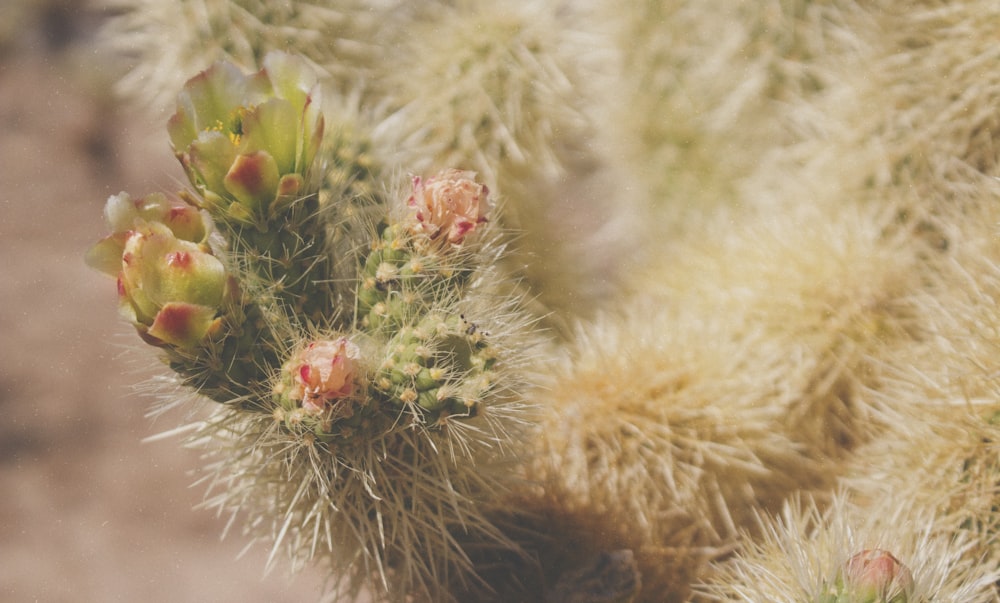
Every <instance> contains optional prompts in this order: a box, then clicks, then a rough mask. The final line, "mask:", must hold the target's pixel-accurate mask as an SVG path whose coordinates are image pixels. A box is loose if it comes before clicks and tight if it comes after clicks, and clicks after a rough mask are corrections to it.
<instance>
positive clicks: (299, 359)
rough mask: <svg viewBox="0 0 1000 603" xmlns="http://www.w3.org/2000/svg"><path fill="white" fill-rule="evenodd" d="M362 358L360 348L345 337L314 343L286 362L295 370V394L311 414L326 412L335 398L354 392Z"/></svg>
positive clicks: (289, 367) (293, 392) (292, 371)
mask: <svg viewBox="0 0 1000 603" xmlns="http://www.w3.org/2000/svg"><path fill="white" fill-rule="evenodd" d="M359 357H360V352H359V350H358V347H357V346H356V345H354V344H353V343H351V342H350V341H348V340H347V339H346V338H344V337H341V338H340V339H337V340H336V341H329V340H321V341H314V342H312V343H310V344H309V345H308V346H306V347H305V348H304V349H303V350H302V351H301V352H299V353H298V354H296V355H295V356H294V357H293V358H292V361H291V362H290V363H289V364H288V365H286V367H287V368H288V370H290V371H291V373H292V375H291V376H292V382H293V384H294V385H293V390H292V392H291V394H292V397H293V398H295V399H300V400H302V408H303V409H304V410H305V411H306V412H307V413H309V414H313V415H317V414H320V413H322V412H323V411H324V410H325V409H326V407H327V404H328V403H329V402H330V401H331V400H336V399H337V398H343V397H345V396H349V395H351V393H352V392H353V391H354V373H355V369H356V363H357V360H358V358H359Z"/></svg>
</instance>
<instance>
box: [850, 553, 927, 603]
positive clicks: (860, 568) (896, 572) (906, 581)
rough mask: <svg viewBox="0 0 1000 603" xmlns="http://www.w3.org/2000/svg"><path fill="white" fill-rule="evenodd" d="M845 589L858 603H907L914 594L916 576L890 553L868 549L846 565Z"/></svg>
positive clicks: (852, 558)
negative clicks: (914, 578)
mask: <svg viewBox="0 0 1000 603" xmlns="http://www.w3.org/2000/svg"><path fill="white" fill-rule="evenodd" d="M843 586H844V588H845V590H846V592H847V593H849V594H851V595H853V596H854V597H855V598H856V600H858V601H862V602H869V601H871V602H876V601H877V602H880V603H881V602H885V603H904V602H905V601H906V600H907V599H908V597H909V594H910V593H911V591H912V590H913V574H911V573H910V570H909V569H907V567H906V566H905V565H903V563H902V562H901V561H900V560H899V559H896V557H895V556H893V554H892V553H890V552H889V551H884V550H882V549H867V550H864V551H861V552H860V553H858V554H857V555H854V556H853V557H851V558H850V559H849V560H848V561H847V563H846V564H845V565H844V569H843Z"/></svg>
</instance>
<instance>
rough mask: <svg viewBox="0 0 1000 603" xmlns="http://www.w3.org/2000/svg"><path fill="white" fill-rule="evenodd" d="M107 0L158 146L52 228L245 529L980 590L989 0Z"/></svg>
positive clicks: (357, 584) (471, 566)
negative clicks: (76, 254)
mask: <svg viewBox="0 0 1000 603" xmlns="http://www.w3.org/2000/svg"><path fill="white" fill-rule="evenodd" d="M114 2H115V4H116V5H117V6H119V7H120V8H121V9H122V10H121V12H120V13H118V14H117V15H116V16H115V17H114V18H112V19H111V21H110V24H109V27H108V29H107V30H106V31H107V38H106V39H107V40H108V41H109V42H110V43H111V44H112V45H115V46H117V47H122V46H127V47H129V48H131V49H133V52H134V53H136V54H135V55H134V56H135V57H136V58H137V62H136V64H135V65H133V66H132V67H131V71H130V72H129V74H128V75H126V77H125V79H124V80H123V83H122V85H123V89H131V94H132V95H133V98H135V97H136V96H138V97H141V98H142V99H144V100H146V101H152V102H153V103H154V105H156V106H158V107H159V108H162V106H163V104H165V103H164V102H163V98H165V97H169V98H170V99H172V102H175V109H174V112H173V116H172V117H171V119H170V121H169V122H168V131H167V137H166V138H167V139H168V140H169V142H170V144H171V147H172V149H173V151H174V153H175V155H176V157H177V159H178V160H179V162H180V164H181V167H182V169H183V170H184V173H185V175H186V176H187V180H188V183H187V184H188V186H187V189H186V190H183V191H180V192H179V193H177V194H176V195H172V196H171V195H165V194H162V193H151V194H148V195H146V196H144V197H141V198H133V197H130V196H129V195H128V194H126V193H122V194H120V195H115V196H113V197H112V198H111V199H110V200H109V202H108V204H107V207H106V210H105V214H106V218H107V222H108V225H109V228H110V233H109V234H108V236H106V237H105V238H104V239H102V240H101V241H99V242H98V243H97V244H96V245H95V246H94V247H93V248H92V250H91V251H90V252H89V253H88V254H87V261H88V263H89V264H90V265H92V266H93V267H95V268H97V269H98V270H100V271H102V272H105V273H107V274H110V275H111V276H112V277H115V278H117V279H118V282H119V303H120V309H121V313H122V315H123V317H124V318H125V320H126V321H127V322H128V323H130V324H131V325H132V327H133V328H134V329H135V330H136V331H137V333H138V334H139V336H140V337H141V339H142V340H143V341H145V342H146V343H149V344H152V345H154V346H155V347H156V348H157V349H158V350H159V351H160V353H161V354H162V356H163V357H164V359H165V361H166V365H167V367H168V369H169V371H170V373H171V374H172V375H174V377H175V381H177V382H179V383H180V384H182V385H183V386H185V388H186V390H187V391H192V392H197V393H199V394H201V395H202V396H203V397H205V398H207V399H209V400H211V401H213V402H215V403H217V404H215V405H213V406H212V411H211V414H210V415H209V416H208V417H207V418H205V419H203V420H200V421H198V422H196V423H195V424H193V425H192V426H191V427H190V428H189V429H190V432H191V434H192V435H191V436H190V437H189V439H188V441H187V443H188V444H189V445H192V446H196V447H199V448H201V449H203V450H207V451H208V452H207V456H208V458H210V459H211V464H210V465H209V466H208V467H207V469H206V474H205V477H204V479H205V482H206V483H207V484H208V485H209V492H210V494H209V498H208V499H207V500H206V506H208V507H211V508H214V509H217V510H219V511H220V512H223V513H233V514H234V515H236V516H239V517H243V518H245V521H244V522H243V526H244V532H245V534H246V535H247V537H248V538H250V539H252V540H254V541H262V542H264V543H266V545H267V546H269V547H270V548H271V550H272V553H271V557H272V561H275V562H277V561H279V560H282V559H288V560H290V561H291V564H292V566H293V567H302V566H304V565H306V564H307V562H308V563H312V564H315V565H318V566H320V568H321V570H320V571H324V572H326V573H327V574H328V575H329V576H330V583H331V592H330V593H329V595H330V597H338V596H339V597H343V598H350V597H355V598H358V597H361V596H362V594H361V593H362V592H364V593H366V594H367V595H368V596H370V597H372V598H374V599H376V600H392V601H401V600H414V601H424V600H426V601H437V600H449V599H450V600H460V601H465V600H476V601H505V600H533V601H534V600H537V601H545V602H546V603H555V602H557V601H566V600H607V601H611V600H632V601H636V602H643V601H663V600H667V601H681V600H684V601H687V600H694V601H702V600H723V601H724V600H743V601H802V600H809V601H824V602H829V603H841V602H845V603H846V601H873V602H874V601H881V602H882V603H903V602H904V601H905V602H906V603H912V602H914V601H927V600H931V599H933V600H935V601H973V602H975V601H987V600H990V597H991V596H993V597H994V598H995V589H996V586H995V583H996V580H997V567H1000V556H998V555H997V554H996V550H997V547H996V543H997V533H998V530H997V525H998V513H997V505H996V502H995V500H996V495H997V484H998V483H1000V480H998V479H997V463H996V462H995V457H996V454H997V449H996V442H997V441H998V437H1000V436H998V435H997V433H996V425H997V421H996V418H995V414H996V408H997V399H998V393H1000V392H998V389H997V385H996V374H997V370H996V366H995V364H996V362H995V356H996V351H997V342H996V341H995V339H996V337H995V334H996V332H997V331H998V329H1000V327H998V325H1000V317H998V315H997V313H996V310H995V308H996V304H995V300H996V298H997V297H998V295H1000V287H998V285H997V283H998V282H1000V278H998V277H997V274H998V273H1000V272H998V269H997V266H998V265H1000V254H998V252H997V249H996V232H995V225H996V224H997V223H998V221H1000V216H998V215H997V210H996V207H997V204H996V197H997V192H998V185H997V183H996V181H995V178H994V177H995V176H997V173H996V172H997V169H996V166H997V160H996V153H995V146H996V145H995V144H994V142H995V140H994V139H995V138H996V134H997V132H1000V129H998V128H997V127H996V119H995V116H994V113H995V111H994V108H995V106H996V103H995V102H994V101H995V98H994V97H995V96H996V92H995V91H996V89H997V87H996V86H993V85H992V82H993V81H994V79H993V74H994V72H996V70H995V69H991V68H989V65H990V61H989V59H990V57H992V56H994V54H995V49H994V48H992V47H991V46H990V43H989V42H990V40H992V39H993V38H994V37H995V36H993V30H994V29H995V27H993V26H994V25H995V21H996V19H995V18H994V16H995V14H996V10H995V8H994V7H992V5H989V6H988V5H987V3H986V2H985V1H984V0H973V1H971V2H968V3H964V4H961V5H956V6H950V5H949V6H947V7H946V6H943V5H941V6H939V4H941V3H935V2H916V3H912V6H911V5H906V6H905V7H903V6H902V5H900V6H896V5H895V4H894V3H892V2H881V3H877V4H873V5H870V6H869V5H861V4H859V3H856V2H851V1H839V0H832V1H830V2H812V1H808V0H791V1H785V0H781V1H778V0H773V1H770V0H769V1H767V2H763V3H759V4H753V5H747V6H742V5H741V6H739V7H737V8H733V7H731V6H729V5H728V4H726V3H722V2H708V3H699V2H675V3H669V4H664V3H656V2H639V3H635V4H631V5H629V6H625V7H623V6H620V3H609V2H603V1H602V0H594V1H592V2H586V3H582V4H573V3H565V2H543V1H535V0H532V1H531V2H522V3H518V4H516V5H512V4H504V3H499V4H498V3H495V2H485V1H483V0H465V1H462V2H444V1H442V0H426V1H422V2H415V3H402V2H396V1H395V0H390V1H385V2H368V3H365V2H357V1H355V0H347V1H334V0H318V1H317V2H288V3H283V4H282V5H281V6H277V7H275V6H271V5H270V4H268V3H266V2H259V1H255V0H181V1H178V2H175V3H170V4H169V5H167V4H163V3H155V2H149V1H148V0H114ZM723 5H725V6H723ZM942 64H944V65H948V66H949V69H948V70H947V71H948V75H947V78H945V79H944V80H943V81H942V82H941V83H938V82H937V81H936V78H937V77H938V74H939V73H940V71H941V70H940V65H942ZM198 72H200V73H199V74H198V75H195V77H194V78H192V79H190V80H187V84H183V82H184V81H185V78H186V77H187V76H189V75H191V74H194V73H198ZM137 82H142V83H143V88H144V89H143V90H138V86H137ZM626 251H628V252H632V253H626ZM539 325H544V326H546V327H550V332H549V333H548V334H546V335H544V336H543V335H541V334H539V333H538V326H539ZM535 385H539V387H533V386H535ZM168 395H170V394H168ZM175 398H176V397H175ZM171 404H172V402H170V401H169V399H168V401H167V402H166V403H165V404H164V406H170V405H171ZM901 499H903V500H902V501H901ZM803 501H806V502H803ZM991 589H992V590H991ZM601 597H603V599H602V598H601Z"/></svg>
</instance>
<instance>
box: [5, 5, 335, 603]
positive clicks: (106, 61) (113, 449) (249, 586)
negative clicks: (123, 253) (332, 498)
mask: <svg viewBox="0 0 1000 603" xmlns="http://www.w3.org/2000/svg"><path fill="white" fill-rule="evenodd" d="M106 16H107V15H106V14H102V12H101V11H99V10H98V9H96V8H94V7H93V6H91V5H89V4H88V3H87V2H85V1H83V0H0V184H2V187H0V190H2V193H0V274H2V275H3V278H2V279H0V415H2V420H0V601H5V602H6V601H10V602H22V601H29V602H31V601H37V602H43V603H48V602H61V601H67V602H69V601H72V602H74V603H86V602H108V601H130V602H131V601H143V602H147V603H155V602H160V601H163V602H167V601H169V602H171V603H178V602H198V601H219V602H226V601H240V602H263V601H274V602H283V601H309V600H316V598H317V593H318V589H319V587H320V585H321V582H320V579H319V577H318V576H316V575H309V574H308V573H307V574H302V575H299V576H296V577H294V578H290V577H289V576H288V575H287V574H286V573H285V571H284V568H278V569H277V570H275V571H274V572H272V573H270V574H269V575H267V576H264V575H263V569H264V565H265V560H266V557H267V553H268V551H266V550H263V549H262V548H260V547H258V548H253V549H251V550H250V551H248V552H247V553H246V554H245V555H244V556H243V557H240V558H237V557H238V555H239V554H240V552H241V550H242V549H243V548H244V546H245V544H246V542H245V541H243V540H242V539H241V537H240V535H239V534H233V535H231V536H229V537H228V538H226V539H225V540H221V539H220V535H221V534H222V530H223V526H224V524H225V519H226V518H218V517H216V516H215V515H214V514H212V513H211V512H209V511H204V510H195V509H194V508H193V507H194V506H195V505H197V504H198V502H200V500H201V498H202V495H203V488H202V487H201V486H195V487H192V486H191V483H192V482H193V481H194V480H195V476H194V475H193V473H192V471H193V470H194V469H196V468H197V467H198V466H199V460H198V458H197V453H196V452H194V451H188V450H185V449H182V448H181V447H180V442H179V440H178V439H177V438H169V439H165V440H160V441H155V442H148V443H144V442H143V440H144V439H145V438H147V437H149V436H152V435H155V434H157V433H159V432H162V431H165V430H168V429H171V428H173V427H174V426H176V425H178V424H180V423H181V422H183V420H184V419H185V414H184V413H185V411H178V412H176V413H173V414H168V415H166V416H162V417H160V418H158V419H157V420H155V421H153V420H151V419H149V418H147V417H146V413H147V412H148V410H149V408H150V405H151V404H152V400H151V399H149V398H148V397H147V398H144V397H143V396H142V395H141V394H140V393H138V392H135V391H133V390H132V389H131V387H132V386H131V384H133V383H136V382H137V381H141V380H142V373H143V372H146V373H148V374H150V375H152V374H155V373H156V367H155V360H154V358H155V357H154V355H153V354H152V353H151V352H150V351H149V350H147V349H145V348H143V347H141V346H139V345H137V342H138V339H137V338H136V337H135V334H134V332H131V329H130V328H129V327H128V326H127V325H125V324H124V323H122V322H121V321H119V319H118V316H117V312H116V293H115V285H114V283H113V282H112V281H111V280H109V279H107V278H106V277H104V276H102V275H100V274H99V273H97V272H95V271H92V270H90V269H88V268H87V267H86V266H85V265H84V263H83V260H82V256H83V253H84V251H85V250H86V249H87V247H88V246H89V245H91V244H92V243H93V242H95V241H96V240H97V239H98V238H100V237H101V236H103V234H105V230H106V228H105V226H104V224H103V219H102V213H101V210H102V208H103V205H104V201H105V200H106V199H107V197H108V196H109V195H111V194H114V193H117V192H119V191H121V190H128V191H130V192H131V193H133V194H136V195H143V194H146V193H148V192H152V191H154V190H158V189H160V188H164V189H166V190H172V189H177V188H178V186H177V183H178V182H180V178H182V173H181V171H180V169H179V167H177V166H176V162H175V160H174V159H173V156H172V154H171V152H170V149H169V147H168V142H167V136H166V131H165V129H164V123H165V121H166V118H167V116H166V115H164V116H162V117H157V116H153V117H152V118H151V117H150V115H149V114H142V113H140V112H138V111H135V110H126V109H125V108H124V107H122V106H119V105H118V104H116V100H115V98H114V96H113V92H112V87H113V84H114V81H115V80H116V78H117V76H118V74H119V73H121V68H122V65H120V59H117V58H115V57H110V56H107V55H105V54H102V51H101V50H99V48H98V46H97V45H96V43H95V38H96V35H97V32H98V30H99V27H100V24H101V22H102V19H103V18H105V17H106ZM130 367H134V368H130ZM136 373H138V374H136Z"/></svg>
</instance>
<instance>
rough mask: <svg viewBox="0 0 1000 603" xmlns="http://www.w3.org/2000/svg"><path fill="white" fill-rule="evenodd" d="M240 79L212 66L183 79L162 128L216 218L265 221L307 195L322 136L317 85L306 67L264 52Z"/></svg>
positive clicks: (235, 71) (231, 70) (227, 68)
mask: <svg viewBox="0 0 1000 603" xmlns="http://www.w3.org/2000/svg"><path fill="white" fill-rule="evenodd" d="M263 65H264V66H263V68H262V69H261V70H260V71H258V72H257V73H255V74H252V75H249V76H247V75H244V74H243V73H242V71H240V69H239V68H238V67H236V66H235V65H233V64H231V63H217V64H215V65H213V66H212V67H211V68H209V69H208V70H206V71H204V72H202V73H201V74H199V75H198V76H196V77H194V78H192V79H191V80H190V81H188V83H187V85H186V86H185V87H184V90H183V91H182V92H181V94H180V96H179V97H178V99H177V112H176V113H175V114H174V115H173V117H171V118H170V121H169V123H168V125H167V129H168V131H169V133H170V140H171V143H172V145H173V148H174V152H175V153H176V155H177V158H178V159H179V160H180V162H181V165H182V166H183V167H184V170H185V172H186V173H187V175H188V178H189V179H190V181H191V184H192V185H193V186H194V187H195V189H196V190H197V191H198V192H199V194H200V195H201V197H202V199H204V202H205V204H206V207H208V208H210V209H212V210H213V214H215V213H218V214H219V215H220V216H223V217H225V218H226V219H229V220H235V221H237V222H243V223H248V224H262V223H266V222H267V221H268V220H269V219H271V218H273V217H274V216H275V215H276V214H278V213H279V211H280V210H281V209H283V208H284V207H285V206H287V205H288V204H290V203H291V202H292V201H293V200H294V199H295V197H296V196H297V195H302V194H304V193H305V189H306V179H307V178H308V172H309V169H310V167H311V166H312V163H313V159H314V158H315V156H316V152H317V150H318V148H319V145H320V141H321V139H322V135H323V116H322V114H321V113H320V110H319V102H320V100H319V87H318V84H317V82H316V78H315V76H313V75H312V74H311V73H310V72H309V70H308V69H307V67H306V65H305V63H304V62H303V61H301V60H299V59H296V58H295V57H292V56H291V55H287V54H284V53H269V54H268V55H267V56H266V57H265V58H264V60H263Z"/></svg>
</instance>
